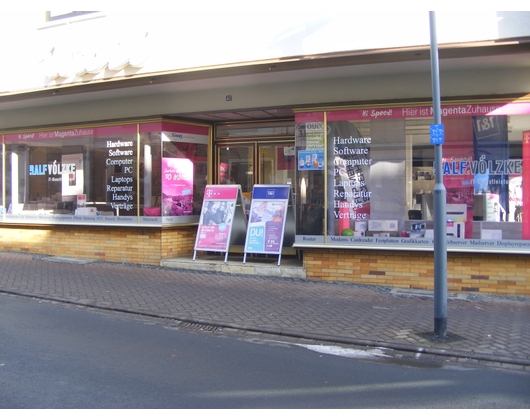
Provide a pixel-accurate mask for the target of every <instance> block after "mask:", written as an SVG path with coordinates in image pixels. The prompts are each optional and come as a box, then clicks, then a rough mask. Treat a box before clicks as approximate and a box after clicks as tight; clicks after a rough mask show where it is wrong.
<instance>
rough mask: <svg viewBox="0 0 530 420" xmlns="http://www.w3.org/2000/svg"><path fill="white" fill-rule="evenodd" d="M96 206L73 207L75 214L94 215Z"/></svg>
mask: <svg viewBox="0 0 530 420" xmlns="http://www.w3.org/2000/svg"><path fill="white" fill-rule="evenodd" d="M97 211H98V210H97V208H96V207H78V208H77V209H75V215H76V216H96V213H97Z"/></svg>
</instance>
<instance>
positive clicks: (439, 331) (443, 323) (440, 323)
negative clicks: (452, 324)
mask: <svg viewBox="0 0 530 420" xmlns="http://www.w3.org/2000/svg"><path fill="white" fill-rule="evenodd" d="M434 335H436V336H437V337H444V338H445V337H447V318H434Z"/></svg>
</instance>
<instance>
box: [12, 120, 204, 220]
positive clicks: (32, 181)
mask: <svg viewBox="0 0 530 420" xmlns="http://www.w3.org/2000/svg"><path fill="white" fill-rule="evenodd" d="M155 130H156V131H155ZM164 130H168V131H164ZM169 130H171V131H169ZM208 141H209V127H203V126H193V125H183V124H175V123H149V124H128V125H120V126H106V127H92V128H74V129H61V130H53V131H40V132H29V133H20V134H6V135H5V136H4V142H5V145H4V147H5V156H3V159H2V161H3V162H4V164H5V171H4V173H5V177H4V178H3V179H2V185H3V190H5V197H4V202H5V214H4V215H3V218H2V220H3V221H4V222H13V223H24V222H30V223H35V222H37V223H80V224H94V223H96V224H100V223H101V224H138V223H143V224H162V223H170V224H171V223H190V222H196V221H198V217H199V213H200V206H201V203H202V197H203V193H204V188H205V186H206V184H207V176H208V171H207V165H208V164H207V160H208Z"/></svg>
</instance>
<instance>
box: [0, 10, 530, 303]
mask: <svg viewBox="0 0 530 420" xmlns="http://www.w3.org/2000/svg"><path fill="white" fill-rule="evenodd" d="M95 18H97V19H99V20H100V21H103V19H104V17H102V16H101V14H98V15H97V16H95ZM323 25H324V24H323ZM326 25H327V24H326ZM324 26H325V25H324ZM522 27H523V28H525V27H526V28H527V26H524V25H522ZM47 30H48V29H47ZM53 30H55V29H53ZM523 35H524V34H523ZM528 35H529V34H526V35H525V36H522V35H521V34H519V33H517V36H518V38H517V42H510V43H508V42H506V43H500V44H495V45H492V44H491V43H489V42H485V43H483V44H480V45H478V44H477V43H476V42H474V43H471V42H470V43H469V44H466V45H464V47H462V46H461V45H458V46H452V47H447V48H446V49H445V50H444V51H442V70H443V64H444V60H445V62H446V63H448V68H447V70H445V71H442V95H443V97H442V115H443V117H442V123H443V124H444V126H445V144H444V146H443V159H444V161H443V170H444V183H445V187H446V190H447V214H446V220H447V234H448V238H447V249H448V289H449V291H450V292H455V293H457V292H474V293H488V294H500V295H508V296H529V295H530V261H529V258H528V251H529V248H530V213H528V212H527V213H528V214H525V212H524V211H523V208H524V207H525V203H526V201H528V197H526V198H525V195H524V192H525V191H529V194H526V195H527V196H530V184H528V182H530V166H529V164H528V162H529V160H528V159H530V157H529V154H530V148H528V147H530V94H529V92H530V80H529V79H528V77H527V71H528V68H529V65H528V63H529V62H530V59H529V56H530V48H529V45H530V44H529V43H528ZM146 37H147V36H146ZM146 37H144V38H146ZM51 39H53V37H51ZM323 39H324V38H323ZM143 41H145V39H143ZM142 45H143V44H142ZM146 45H147V44H146ZM146 45H143V47H145V46H146ZM315 45H316V44H315ZM318 45H320V44H318ZM414 45H415V46H414V47H409V46H406V47H395V46H391V47H392V48H390V49H389V50H385V49H383V48H382V47H384V45H379V47H380V49H378V50H376V52H373V51H360V52H359V51H357V50H353V49H351V50H348V51H343V52H342V53H340V54H337V53H335V54H332V55H330V54H328V53H321V54H320V55H315V56H307V57H305V56H297V59H296V60H294V59H285V60H284V61H283V62H282V61H281V60H278V59H277V58H274V59H269V60H268V61H266V60H265V61H266V62H264V60H259V61H255V62H254V61H252V62H251V61H249V62H246V63H244V64H239V65H234V64H230V65H226V66H223V65H221V64H219V65H218V66H217V67H215V68H213V67H212V68H210V67H208V68H199V69H191V70H185V71H184V70H182V69H180V68H178V67H175V65H174V64H171V66H172V67H171V66H170V65H169V64H167V65H168V66H170V69H171V70H167V69H165V68H163V67H162V66H161V64H157V65H155V64H152V63H151V64H150V62H149V60H148V59H145V60H147V61H145V63H147V64H143V65H144V67H142V65H141V63H140V60H139V59H137V58H138V54H139V51H140V49H137V50H135V52H134V54H133V53H130V54H131V55H130V56H129V57H126V58H127V59H124V60H122V61H123V63H122V64H121V65H119V66H118V65H116V64H115V63H114V61H112V60H109V59H108V58H107V59H106V60H107V61H105V59H102V61H101V63H102V64H101V66H100V67H98V68H96V67H97V66H95V65H94V66H93V68H89V66H87V65H85V66H84V70H83V72H77V73H75V71H74V72H72V73H71V74H70V75H69V74H67V71H66V70H64V74H62V73H61V71H63V70H61V69H60V68H58V69H57V71H51V72H50V71H49V68H46V70H47V75H46V77H47V79H46V80H47V81H48V83H49V84H48V85H47V86H46V87H45V88H43V87H38V88H37V87H35V86H33V87H32V86H31V85H28V87H27V89H26V90H25V91H24V92H22V93H20V92H15V93H6V94H5V95H4V96H3V99H5V100H4V102H2V104H1V106H3V108H2V111H3V114H2V117H0V135H1V142H2V159H1V163H0V165H1V171H0V184H1V190H0V206H1V211H0V216H1V217H0V249H2V250H8V251H15V252H35V253H40V254H51V255H61V256H69V257H77V258H87V259H101V260H109V261H119V262H127V263H137V264H148V265H159V264H160V262H161V261H163V260H167V259H171V258H176V257H180V256H183V255H190V256H191V254H192V253H193V247H194V243H195V236H196V232H197V224H198V221H199V215H200V211H201V207H202V202H203V198H204V197H203V196H204V191H205V188H206V186H207V185H209V184H237V185H241V190H242V192H243V195H244V197H245V198H246V199H247V200H251V199H252V196H251V193H252V188H253V186H254V185H259V184H289V185H291V195H292V207H293V211H294V215H295V239H294V244H293V246H292V247H290V249H286V250H285V253H286V254H291V255H297V256H299V257H300V259H301V261H302V263H303V265H304V267H305V269H306V273H307V277H308V278H310V279H317V280H323V281H350V282H360V283H367V284H376V285H383V286H394V287H405V288H418V289H432V288H433V276H434V274H433V273H434V262H433V212H434V208H433V199H432V196H433V195H432V192H433V188H434V182H435V181H434V180H435V176H436V174H435V173H434V148H433V146H432V145H431V144H430V133H429V127H430V125H431V124H432V123H433V113H432V103H431V102H430V90H431V84H430V68H429V62H428V59H426V55H425V54H426V52H428V46H426V45H424V44H422V45H419V44H414ZM477 45H478V46H477ZM343 48H344V47H343ZM144 50H145V48H144ZM54 51H57V50H54ZM142 51H143V50H142ZM326 51H327V50H326ZM341 51H342V50H341ZM295 52H299V51H298V50H297V51H295ZM275 54H277V52H275ZM444 54H445V55H444ZM276 57H277V56H276ZM444 57H445V58H444ZM52 58H53V57H52ZM501 59H502V60H501ZM45 61H46V59H45ZM234 61H235V59H234ZM500 62H502V64H499V63H500ZM51 63H52V64H53V63H56V62H55V61H53V60H51ZM220 63H223V62H220ZM48 64H50V62H49V63H48ZM74 64H75V65H76V66H80V64H79V61H75V63H74ZM149 65H151V66H152V67H149ZM153 66H154V67H153ZM111 67H112V69H111ZM72 68H75V67H72ZM102 69H103V70H102ZM37 70H39V69H37ZM41 70H42V69H40V70H39V71H41ZM148 70H149V71H148ZM154 70H156V71H154ZM127 72H129V73H127ZM142 72H145V74H144V73H142ZM74 73H75V74H77V76H75V75H74ZM136 74H137V75H138V76H135V75H136ZM249 74H250V75H251V76H249ZM109 75H110V76H109ZM76 77H77V79H76ZM105 77H107V78H106V79H105ZM135 77H136V78H135ZM52 82H53V83H52ZM28 83H29V82H28ZM106 83H108V84H106ZM112 83H115V84H114V85H113V84H112ZM135 84H136V85H135ZM84 85H85V86H89V87H92V88H93V89H96V94H94V91H93V90H90V89H88V88H85V87H84ZM94 86H95V87H94ZM106 86H107V87H106ZM83 89H86V90H83ZM141 92H143V93H141ZM63 93H64V95H63ZM97 95H101V97H98V96H97ZM120 95H122V96H120ZM88 99H90V100H88ZM527 146H528V147H527ZM525 180H526V181H525ZM527 206H530V204H527ZM234 251H235V252H238V250H234Z"/></svg>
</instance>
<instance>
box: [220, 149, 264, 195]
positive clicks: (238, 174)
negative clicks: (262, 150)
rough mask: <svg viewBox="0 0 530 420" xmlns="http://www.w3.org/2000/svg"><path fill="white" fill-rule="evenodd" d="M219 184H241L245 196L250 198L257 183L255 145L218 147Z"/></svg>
mask: <svg viewBox="0 0 530 420" xmlns="http://www.w3.org/2000/svg"><path fill="white" fill-rule="evenodd" d="M217 150H218V155H217V156H218V162H219V167H218V170H219V172H218V173H217V175H218V178H217V179H218V180H217V182H218V183H219V184H240V185H241V191H242V192H243V196H244V197H245V198H246V199H247V200H250V197H251V195H252V187H253V186H254V183H255V168H256V164H255V157H254V154H255V145H254V144H245V145H230V146H219V147H218V149H217Z"/></svg>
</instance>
